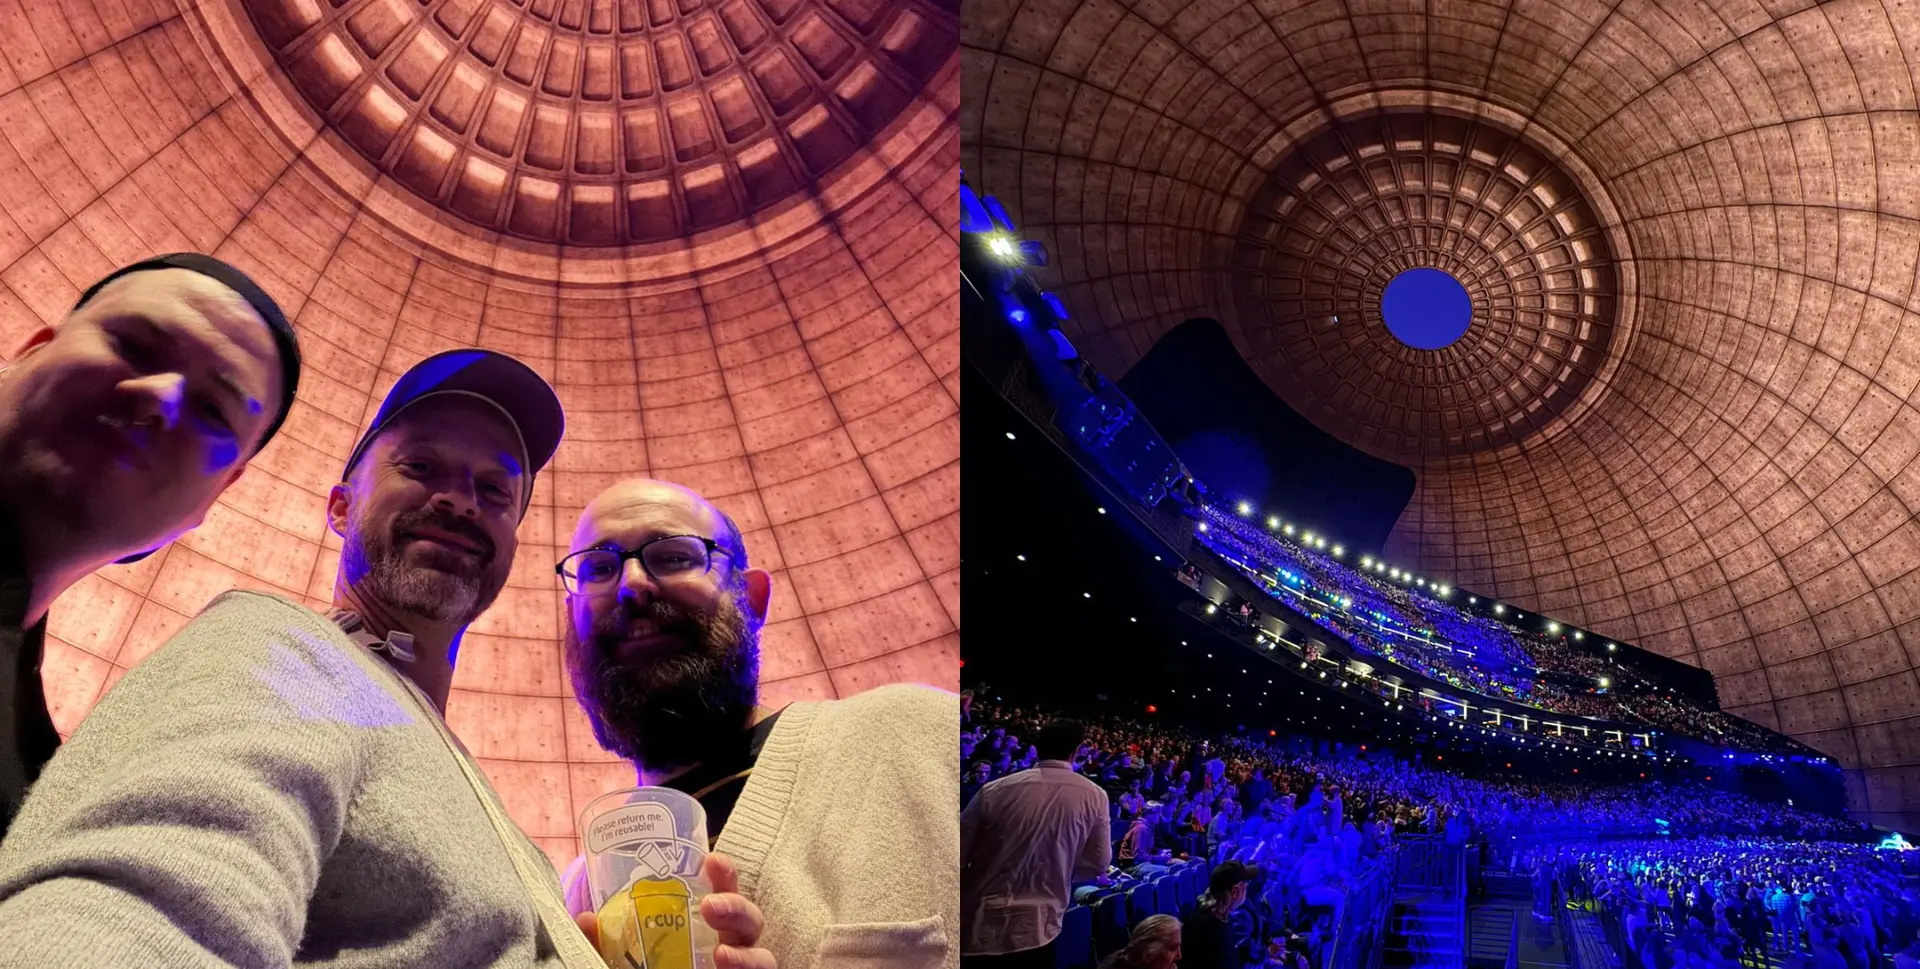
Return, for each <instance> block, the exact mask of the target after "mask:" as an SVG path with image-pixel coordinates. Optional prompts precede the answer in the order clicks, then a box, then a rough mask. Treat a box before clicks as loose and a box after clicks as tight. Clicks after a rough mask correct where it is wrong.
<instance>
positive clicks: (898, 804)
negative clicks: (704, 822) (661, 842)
mask: <svg viewBox="0 0 1920 969" xmlns="http://www.w3.org/2000/svg"><path fill="white" fill-rule="evenodd" d="M959 791H960V698H959V697H957V696H954V695H953V694H951V693H947V692H944V691H942V690H935V689H932V688H929V687H924V686H908V685H895V686H884V687H881V688H879V689H876V690H870V691H868V692H866V693H861V694H858V695H856V696H852V697H849V698H847V699H844V700H830V701H820V702H807V703H795V704H791V705H789V706H788V707H787V708H786V709H785V710H784V711H782V712H781V714H780V719H779V720H778V721H776V722H775V723H774V725H773V733H772V734H771V735H769V736H768V737H767V742H766V744H765V745H764V746H763V747H761V749H760V758H759V759H758V760H757V761H755V762H754V768H753V776H751V777H749V778H748V779H747V785H746V787H745V788H744V789H743V790H742V791H741V792H740V800H739V801H738V802H737V803H735V804H734V807H733V814H732V815H730V816H729V817H728V819H727V826H726V828H725V829H724V830H722V831H721V832H720V838H719V840H718V842H717V843H716V844H715V848H716V849H717V850H719V851H722V852H725V853H726V854H727V855H729V856H731V857H732V858H733V859H734V861H735V863H736V864H737V865H738V866H739V869H740V892H741V894H743V895H745V896H747V897H748V898H750V899H752V900H753V901H754V902H755V903H756V904H758V905H759V906H760V910H761V912H762V913H764V914H765V915H766V919H767V931H766V934H765V935H763V936H762V937H761V939H760V944H761V945H763V946H765V947H767V948H768V949H771V950H772V951H773V953H774V957H775V958H776V959H777V960H778V961H779V964H780V967H781V969H815V967H818V969H881V967H886V969H956V967H957V966H959V964H960V811H959V805H960V801H959V797H960V795H959ZM580 870H581V866H580V864H579V863H578V862H576V863H575V864H574V865H573V866H571V867H570V868H569V870H568V886H567V887H568V893H567V902H568V906H569V908H571V909H572V910H574V911H576V912H579V911H586V910H587V909H588V908H589V907H590V900H589V899H588V898H587V895H586V889H585V884H584V879H583V878H581V877H579V872H580Z"/></svg>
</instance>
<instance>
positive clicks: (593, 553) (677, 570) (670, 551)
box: [553, 535, 727, 596]
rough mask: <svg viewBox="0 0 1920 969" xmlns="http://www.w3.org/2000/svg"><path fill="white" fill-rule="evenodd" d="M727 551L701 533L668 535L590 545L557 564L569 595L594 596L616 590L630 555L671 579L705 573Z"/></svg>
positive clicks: (654, 573)
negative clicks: (626, 545)
mask: <svg viewBox="0 0 1920 969" xmlns="http://www.w3.org/2000/svg"><path fill="white" fill-rule="evenodd" d="M716 552H718V553H719V554H721V555H725V554H727V550H726V549H724V548H721V547H720V543H719V542H716V541H714V540H713V539H711V538H705V537H702V536H699V535H668V536H666V537H665V538H656V539H654V540H653V541H651V542H648V543H646V544H645V545H642V546H640V547H639V548H635V549H618V548H589V549H585V550H583V551H579V552H575V553H573V554H572V555H569V556H567V557H566V558H564V559H561V560H560V564H559V565H556V566H554V567H553V570H554V571H555V572H558V573H559V574H560V579H561V581H562V582H563V583H564V584H565V585H566V587H567V593H568V594H569V595H576V596H591V595H602V594H605V593H608V592H612V591H613V590H614V589H615V588H617V587H618V586H619V585H620V574H621V573H622V572H625V571H626V567H627V560H628V559H639V560H640V567H641V568H643V569H646V570H647V574H648V575H650V576H653V578H654V580H655V581H658V582H668V581H672V580H674V579H681V578H686V577H688V576H694V575H704V574H705V573H706V571H707V570H708V569H710V568H712V567H713V555H714V553H716Z"/></svg>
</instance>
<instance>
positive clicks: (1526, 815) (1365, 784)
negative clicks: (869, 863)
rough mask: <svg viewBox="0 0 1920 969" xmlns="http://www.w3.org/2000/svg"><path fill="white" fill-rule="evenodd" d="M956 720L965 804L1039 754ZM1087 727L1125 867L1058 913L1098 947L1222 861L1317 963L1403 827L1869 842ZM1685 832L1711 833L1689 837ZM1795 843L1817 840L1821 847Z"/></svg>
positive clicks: (1672, 791) (1311, 754)
mask: <svg viewBox="0 0 1920 969" xmlns="http://www.w3.org/2000/svg"><path fill="white" fill-rule="evenodd" d="M966 710H967V714H966V718H967V719H966V722H965V724H964V725H963V727H962V731H961V739H960V743H961V755H962V763H963V764H964V765H965V767H966V770H965V775H964V781H963V784H962V789H961V801H962V804H963V805H964V804H965V803H966V802H967V801H968V800H970V799H971V798H972V796H973V794H974V792H976V791H978V790H979V788H980V787H981V786H982V785H984V784H985V783H987V782H988V781H990V780H992V779H994V778H997V777H1001V776H1005V775H1007V774H1010V773H1012V772H1014V771H1018V770H1024V769H1026V768H1028V767H1031V766H1033V764H1034V763H1035V762H1036V761H1037V759H1038V754H1037V752H1036V751H1035V750H1034V748H1033V747H1032V745H1031V744H1030V743H1028V742H1027V741H1026V740H1024V739H1023V737H1031V736H1032V735H1033V734H1034V733H1035V732H1037V731H1038V730H1039V728H1040V727H1041V726H1043V725H1045V723H1047V722H1048V721H1049V720H1050V719H1051V715H1049V714H1047V713H1044V712H1041V711H1036V710H1030V709H1023V708H1019V707H1015V706H1006V705H996V704H992V703H988V702H986V701H985V700H984V699H982V698H980V697H979V696H974V697H973V698H972V699H971V700H970V701H969V703H968V704H967V707H966ZM1086 726H1087V741H1086V743H1085V745H1084V746H1083V747H1082V750H1081V752H1080V755H1079V756H1078V757H1077V758H1076V764H1075V766H1076V768H1077V769H1078V770H1079V771H1080V772H1081V773H1082V774H1083V776H1086V777H1088V778H1090V779H1092V780H1093V781H1094V782H1095V783H1097V784H1099V785H1100V786H1101V787H1103V788H1104V789H1105V790H1106V791H1107V792H1108V799H1109V803H1110V805H1111V810H1112V813H1113V831H1112V837H1113V840H1114V842H1115V845H1116V847H1115V854H1114V857H1115V859H1116V865H1117V866H1118V867H1119V869H1120V870H1121V871H1122V872H1123V873H1124V874H1123V875H1122V876H1121V877H1119V878H1116V879H1103V880H1102V881H1101V882H1100V883H1098V884H1094V885H1089V886H1083V887H1082V888H1081V890H1080V891H1079V892H1078V893H1077V897H1078V899H1079V900H1080V901H1081V903H1082V907H1084V908H1085V909H1087V911H1086V912H1085V913H1084V914H1083V913H1077V912H1076V913H1070V914H1069V925H1070V927H1071V929H1072V931H1074V932H1076V933H1077V932H1078V931H1080V926H1082V925H1083V924H1084V925H1085V926H1086V931H1087V932H1088V933H1089V938H1090V940H1091V941H1092V942H1093V944H1094V946H1095V948H1096V950H1097V951H1099V952H1100V953H1103V954H1104V953H1105V952H1107V951H1110V950H1111V948H1112V947H1114V946H1117V945H1122V944H1124V942H1125V939H1126V932H1127V928H1128V927H1129V926H1130V925H1132V924H1134V923H1136V922H1138V921H1139V919H1141V918H1144V917H1145V916H1146V915H1149V914H1153V913H1155V912H1164V913H1167V914H1174V915H1180V914H1184V913H1185V912H1187V911H1190V909H1191V907H1192V905H1193V904H1194V902H1195V900H1196V899H1197V898H1198V897H1199V894H1200V892H1201V890H1203V888H1204V885H1205V881H1206V872H1207V871H1208V870H1209V869H1210V867H1211V865H1212V864H1214V863H1217V862H1218V861H1221V860H1223V859H1226V858H1234V859H1236V860H1240V861H1244V862H1247V863H1249V864H1253V865H1256V866H1258V867H1259V868H1260V870H1261V871H1262V878H1261V879H1260V880H1259V882H1258V883H1257V884H1256V886H1255V890H1254V891H1252V892H1250V894H1249V903H1248V906H1247V908H1248V911H1249V916H1248V917H1250V918H1253V919H1255V920H1256V923H1257V925H1258V929H1259V931H1260V932H1261V933H1262V934H1263V935H1264V936H1267V937H1271V938H1273V939H1274V940H1276V941H1277V942H1278V943H1279V946H1278V950H1277V954H1276V956H1275V958H1276V959H1279V960H1281V961H1282V962H1284V963H1285V964H1286V965H1287V966H1288V967H1289V969H1326V967H1325V966H1324V964H1323V962H1322V961H1321V960H1322V959H1323V958H1324V957H1325V954H1326V953H1325V949H1326V947H1327V945H1328V942H1329V940H1330V939H1332V938H1333V937H1334V933H1335V932H1336V931H1338V915H1339V912H1340V911H1341V909H1342V906H1343V903H1344V900H1345V899H1346V898H1347V896H1348V893H1349V892H1351V891H1352V890H1353V888H1354V886H1356V885H1357V884H1358V883H1360V882H1361V881H1362V880H1363V879H1364V878H1365V877H1367V875H1368V872H1369V870H1370V868H1371V867H1372V866H1376V865H1380V864H1384V863H1385V861H1386V859H1387V858H1388V857H1389V856H1390V855H1391V854H1392V852H1393V851H1394V850H1395V844H1396V839H1397V838H1400V837H1404V836H1406V835H1409V834H1419V835H1433V836H1439V837H1442V838H1445V839H1446V840H1448V841H1456V842H1459V841H1465V840H1467V839H1468V838H1472V837H1477V836H1481V835H1495V836H1499V835H1503V834H1511V833H1518V834H1521V835H1523V836H1524V837H1526V838H1528V839H1534V840H1538V839H1545V838H1551V839H1555V840H1556V841H1560V842H1568V841H1572V842H1582V841H1584V842H1592V841H1593V840H1594V839H1596V838H1600V837H1621V836H1645V835H1651V834H1654V833H1657V832H1665V833H1667V834H1668V836H1669V837H1672V838H1675V839H1676V840H1672V841H1666V842H1647V841H1634V842H1627V843H1628V844H1669V845H1673V844H1694V843H1697V844H1702V845H1709V844H1713V845H1761V844H1771V843H1777V842H1772V841H1767V840H1762V839H1769V838H1771V839H1780V838H1791V839H1799V840H1796V841H1795V842H1794V843H1795V844H1800V845H1806V844H1821V845H1823V846H1820V847H1817V848H1814V849H1809V850H1810V851H1813V852H1814V854H1812V855H1808V856H1806V858H1807V859H1810V860H1805V861H1804V865H1815V866H1817V865H1818V864H1820V863H1824V862H1823V861H1822V860H1823V859H1828V858H1834V857H1840V856H1841V855H1840V853H1842V852H1856V853H1858V852H1865V851H1866V849H1864V848H1859V849H1855V848H1853V847H1851V846H1846V845H1841V844H1840V843H1839V841H1838V839H1854V840H1855V841H1856V842H1857V841H1859V840H1860V839H1867V838H1869V837H1870V836H1869V831H1868V829H1867V828H1866V827H1865V826H1864V825H1860V824H1857V823H1854V822H1850V821H1847V820H1845V819H1841V818H1835V817H1829V816H1825V815H1820V814H1815V813H1812V812H1808V811H1804V810H1799V809H1796V808H1792V807H1788V806H1784V805H1779V804H1772V803H1767V802H1763V801H1758V800H1755V799H1753V798H1749V797H1745V796H1742V795H1739V794H1733V793H1728V792H1725V791H1719V790H1708V789H1701V788H1696V787H1680V786H1669V785H1666V784H1661V783H1642V784H1635V785H1626V786H1604V785H1596V784H1571V783H1550V782H1541V781H1530V780H1522V779H1518V778H1481V777H1468V776H1465V775H1462V774H1457V773H1449V772H1447V771H1443V770H1436V769H1432V768H1429V767H1425V766H1421V765H1417V764H1413V763H1409V762H1407V761H1405V760H1401V759H1397V758H1395V757H1392V756H1388V755H1383V754H1381V753H1379V752H1377V751H1376V752H1375V753H1373V754H1371V755H1363V754H1360V753H1359V752H1358V751H1353V750H1338V749H1329V748H1328V747H1327V746H1326V745H1325V744H1324V743H1320V742H1316V741H1314V740H1313V739H1311V738H1308V737H1304V736H1290V737H1282V738H1275V739H1271V740H1259V741H1256V740H1251V739H1247V738H1243V737H1229V738H1224V739H1220V740H1214V741H1208V740H1206V739H1204V738H1201V737H1199V736H1196V735H1194V734H1192V733H1189V732H1187V731H1185V730H1182V729H1180V728H1178V727H1169V726H1163V725H1153V724H1147V723H1142V722H1139V721H1133V720H1123V719H1118V718H1110V719H1104V720H1096V721H1088V722H1087V724H1086ZM1692 838H1703V839H1721V840H1702V841H1698V842H1695V841H1691V840H1686V839H1692ZM1728 838H1738V839H1744V840H1741V841H1727V840H1725V839H1728ZM1808 839H1831V846H1825V844H1826V843H1825V842H1815V841H1809V840H1808ZM1569 850H1571V849H1569ZM1859 856H1860V857H1866V855H1865V854H1860V855H1859ZM1540 857H1541V858H1543V859H1544V858H1547V857H1549V856H1548V855H1545V854H1542V855H1540ZM1551 857H1554V858H1560V857H1563V856H1560V855H1554V856H1551ZM1564 857H1565V858H1567V859H1569V860H1574V859H1578V860H1584V861H1591V859H1593V858H1596V857H1603V856H1601V855H1597V854H1593V853H1589V854H1588V855H1581V856H1576V855H1572V854H1569V855H1565V856H1564ZM1786 857H1793V856H1792V855H1787V856H1786ZM1847 857H1852V855H1847ZM1530 860H1531V859H1530ZM1611 871H1612V869H1609V872H1611ZM1070 944H1071V943H1070ZM1627 969H1639V967H1627ZM1645 969H1673V967H1672V965H1671V964H1670V963H1667V964H1661V965H1658V966H1655V965H1652V964H1649V965H1648V966H1646V967H1645ZM1697 969H1704V967H1697ZM1831 969H1844V967H1840V966H1835V967H1831ZM1859 969H1870V967H1859Z"/></svg>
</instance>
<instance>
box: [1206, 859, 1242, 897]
mask: <svg viewBox="0 0 1920 969" xmlns="http://www.w3.org/2000/svg"><path fill="white" fill-rule="evenodd" d="M1252 880H1253V869H1252V868H1251V867H1249V866H1247V865H1244V864H1241V863H1240V862H1237V861H1223V862H1221V863H1220V864H1218V865H1215V866H1214V868H1213V875H1212V876H1211V877H1209V878H1208V879H1207V893H1208V894H1210V895H1212V896H1213V897H1214V898H1219V897H1220V896H1222V895H1225V894H1226V893H1228V892H1230V891H1233V886H1235V885H1238V884H1240V883H1242V882H1249V881H1252Z"/></svg>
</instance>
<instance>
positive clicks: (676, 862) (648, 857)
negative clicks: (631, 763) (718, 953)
mask: <svg viewBox="0 0 1920 969" xmlns="http://www.w3.org/2000/svg"><path fill="white" fill-rule="evenodd" d="M580 830H581V831H583V832H585V833H586V849H587V886H588V888H589V889H590V890H591V891H592V894H593V908H594V911H596V912H598V913H599V916H600V956H601V958H603V959H605V960H607V965H609V966H614V967H617V969H710V967H711V966H712V965H713V948H714V946H715V945H717V944H718V943H719V937H718V935H716V934H715V933H714V932H713V930H712V929H709V928H708V927H707V924H706V922H704V921H702V920H701V918H700V900H701V899H702V898H705V897H706V896H707V893H708V892H710V891H711V890H712V887H711V886H709V885H708V884H707V881H706V879H704V878H702V877H700V864H701V862H703V861H705V860H706V857H707V812H706V811H705V810H704V809H702V808H701V807H700V802H699V801H696V800H694V799H693V798H691V797H689V796H687V795H686V794H683V793H681V792H679V791H676V790H672V789H670V788H665V787H641V788H634V789H631V790H625V791H615V792H613V793H611V794H605V795H602V796H600V797H598V798H595V799H594V800H593V803H591V804H588V805H587V809H586V810H585V811H583V812H581V814H580Z"/></svg>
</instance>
